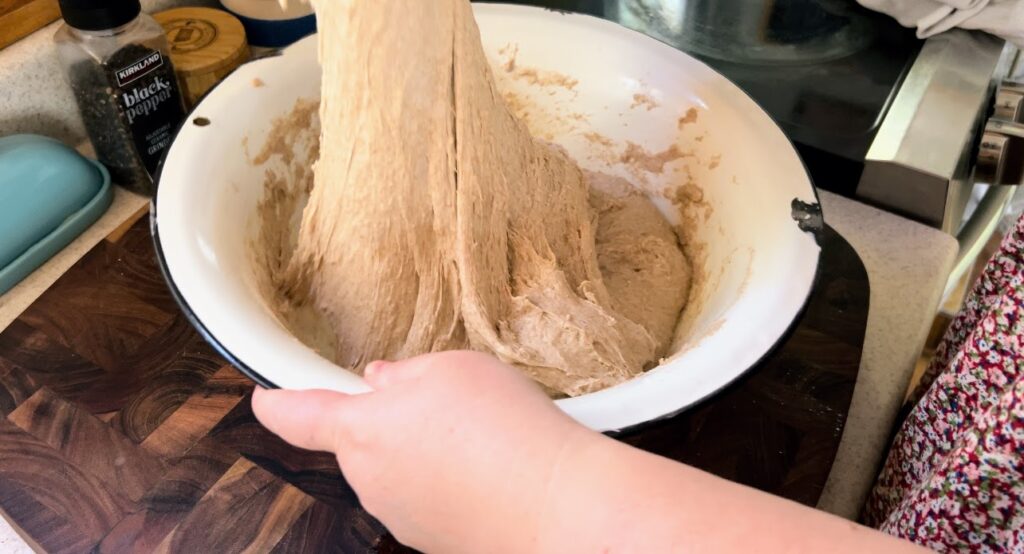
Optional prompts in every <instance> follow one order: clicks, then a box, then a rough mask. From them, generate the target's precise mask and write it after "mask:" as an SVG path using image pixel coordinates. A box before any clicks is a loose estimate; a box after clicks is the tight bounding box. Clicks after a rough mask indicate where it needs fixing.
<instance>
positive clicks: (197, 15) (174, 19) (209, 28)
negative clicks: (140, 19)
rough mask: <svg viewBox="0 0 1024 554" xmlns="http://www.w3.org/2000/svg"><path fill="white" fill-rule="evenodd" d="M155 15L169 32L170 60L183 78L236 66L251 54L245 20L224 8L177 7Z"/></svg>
mask: <svg viewBox="0 0 1024 554" xmlns="http://www.w3.org/2000/svg"><path fill="white" fill-rule="evenodd" d="M153 17H154V18H155V19H156V20H157V21H158V22H159V23H160V25H162V26H163V28H164V30H165V31H166V32H167V41H168V42H169V43H170V46H171V61H173V62H174V69H175V70H176V71H177V72H178V74H179V75H181V76H182V77H188V76H190V75H193V74H200V73H210V72H212V71H217V70H218V69H221V68H223V67H225V66H229V65H233V66H237V65H239V64H241V63H242V62H243V61H245V59H244V58H245V57H247V56H248V55H249V48H248V44H247V43H246V40H245V29H244V28H243V27H242V22H241V21H239V20H238V19H237V18H236V17H235V16H233V15H231V14H229V13H227V12H225V11H222V10H215V9H213V8H176V9H173V10H167V11H164V12H160V13H158V14H156V15H154V16H153Z"/></svg>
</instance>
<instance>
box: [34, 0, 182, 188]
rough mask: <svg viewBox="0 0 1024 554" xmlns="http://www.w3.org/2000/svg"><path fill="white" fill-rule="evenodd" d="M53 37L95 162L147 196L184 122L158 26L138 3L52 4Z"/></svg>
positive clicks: (71, 0) (78, 0) (68, 0)
mask: <svg viewBox="0 0 1024 554" xmlns="http://www.w3.org/2000/svg"><path fill="white" fill-rule="evenodd" d="M60 9H61V14H62V16H63V17H64V25H63V26H61V28H60V29H59V30H58V31H57V33H56V35H55V36H54V40H55V41H56V43H57V51H58V54H59V56H60V60H61V63H62V64H63V66H64V69H65V72H66V74H67V78H68V83H69V84H70V85H71V89H72V92H73V93H74V97H75V101H76V102H77V103H78V109H79V112H80V113H81V115H82V121H83V123H84V124H85V128H86V132H87V133H88V135H89V138H90V140H91V141H92V144H93V146H94V147H95V149H96V157H97V158H98V159H99V161H100V162H102V163H103V164H104V165H105V166H107V168H108V169H109V170H110V174H111V177H112V178H113V181H114V182H115V183H116V184H118V185H121V186H123V187H125V188H127V189H129V190H132V191H134V192H137V193H140V194H145V195H149V196H152V195H153V194H154V192H155V185H154V181H153V176H154V174H155V172H156V168H157V164H158V163H159V161H160V159H161V158H162V157H163V154H164V152H165V151H166V150H167V147H168V146H169V145H170V143H171V139H172V138H173V135H174V132H175V131H176V130H177V128H178V125H179V124H180V123H181V121H182V119H184V117H185V108H184V104H183V102H182V95H181V88H180V86H179V84H178V81H177V79H176V77H175V74H174V67H173V66H172V64H171V57H170V55H169V47H168V44H167V38H166V36H165V34H164V30H163V28H162V27H161V26H160V24H159V23H157V22H156V21H155V20H154V19H153V18H152V17H150V16H149V15H147V14H145V13H142V7H141V5H140V4H139V1H138V0H60Z"/></svg>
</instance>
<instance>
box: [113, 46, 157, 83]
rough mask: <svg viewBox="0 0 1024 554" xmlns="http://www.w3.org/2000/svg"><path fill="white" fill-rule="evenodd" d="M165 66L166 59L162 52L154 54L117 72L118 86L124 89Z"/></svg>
mask: <svg viewBox="0 0 1024 554" xmlns="http://www.w3.org/2000/svg"><path fill="white" fill-rule="evenodd" d="M162 65H164V57H163V56H161V55H160V52H153V53H151V54H149V55H148V56H146V57H144V58H142V59H141V60H139V61H137V62H135V63H133V64H132V65H129V66H128V67H124V68H121V69H119V70H118V71H117V73H116V77H117V86H119V87H123V86H125V85H127V84H129V83H131V82H132V81H137V80H139V79H141V78H143V77H145V76H146V75H149V74H150V73H152V72H153V71H155V70H157V69H159V68H160V66H162Z"/></svg>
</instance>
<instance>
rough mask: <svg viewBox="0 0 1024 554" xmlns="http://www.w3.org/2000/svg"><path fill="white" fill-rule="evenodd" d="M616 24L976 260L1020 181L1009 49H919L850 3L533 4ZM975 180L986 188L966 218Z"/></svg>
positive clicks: (822, 179) (959, 42) (543, 0)
mask: <svg viewBox="0 0 1024 554" xmlns="http://www.w3.org/2000/svg"><path fill="white" fill-rule="evenodd" d="M519 3H529V4H534V5H538V4H539V5H544V6H547V7H550V8H556V9H565V10H573V11H581V12H585V13H590V14H592V15H597V16H600V17H604V18H607V19H611V20H614V21H618V22H620V23H622V24H623V25H625V26H627V27H631V28H633V29H636V30H638V31H641V32H643V33H646V34H649V35H652V36H654V37H656V38H658V39H660V40H662V41H664V42H667V43H669V44H672V45H674V46H676V47H678V48H680V49H682V50H684V51H687V52H689V53H690V54H692V55H694V56H696V57H698V58H701V59H702V60H704V61H705V62H706V63H708V64H709V65H711V66H712V67H714V68H715V69H717V70H718V71H719V72H721V73H722V74H724V75H725V76H727V77H729V78H730V79H732V80H733V81H734V82H736V83H737V84H739V85H740V86H741V87H743V88H744V89H745V90H746V91H747V92H748V93H749V94H750V95H751V96H752V97H753V98H754V99H755V100H757V101H758V103H760V104H761V106H762V107H764V108H765V110H766V111H768V112H769V113H770V114H771V115H772V117H774V118H775V120H776V121H777V122H778V123H779V125H780V126H781V127H782V128H783V130H784V131H785V132H786V133H787V135H788V136H789V137H790V139H791V140H792V141H793V142H794V143H795V144H796V146H797V149H798V150H799V151H800V153H801V155H802V156H803V158H804V161H805V163H806V164H807V166H808V169H809V171H810V173H811V175H812V177H813V178H814V181H815V184H816V185H817V186H818V187H820V188H823V189H826V190H831V191H834V192H837V193H839V194H843V195H845V196H850V197H855V198H858V199H860V200H862V201H865V202H867V203H870V204H873V205H875V206H878V207H881V208H883V209H887V210H890V211H893V212H896V213H899V214H901V215H904V216H906V217H909V218H912V219H914V220H917V221H920V222H922V223H925V224H927V225H930V226H933V227H935V228H938V229H941V230H943V231H945V232H948V233H950V234H953V235H957V237H958V240H959V241H960V244H961V253H960V263H959V264H958V268H957V269H956V270H955V271H954V277H957V276H959V274H960V273H961V272H962V271H963V270H964V268H966V266H967V265H969V263H970V262H972V261H973V259H974V257H975V256H976V255H977V252H978V251H979V250H980V248H981V246H982V244H983V243H984V242H985V241H986V240H987V239H988V237H989V236H990V235H991V232H992V231H993V230H994V229H995V226H996V223H997V222H998V220H999V218H1000V216H1001V214H1002V212H1003V209H1004V207H1005V206H1006V204H1007V202H1008V201H1009V200H1010V198H1011V196H1012V195H1013V193H1014V188H1015V187H1014V186H1013V185H1016V184H1018V183H1020V182H1021V178H1022V168H1024V127H1021V126H1020V124H1019V123H1018V122H1021V121H1024V107H1022V99H1024V86H1020V85H1017V84H1014V83H1011V82H1005V83H1004V80H1006V79H1007V78H1008V76H1009V75H1010V73H1011V70H1012V68H1013V65H1014V62H1015V60H1016V57H1017V50H1016V48H1014V47H1012V46H1011V45H1007V44H1006V43H1004V42H1003V41H1002V40H999V39H997V38H994V37H992V36H989V35H985V34H983V33H977V32H967V31H959V30H956V31H951V32H948V33H944V34H942V35H939V36H936V37H933V38H930V39H928V40H925V41H921V40H918V39H917V38H916V37H915V35H914V32H913V31H912V30H909V29H904V28H902V27H901V26H900V25H899V24H898V23H896V22H895V21H894V20H892V19H891V18H889V17H887V16H885V15H881V14H876V13H874V12H870V11H868V10H865V9H863V8H861V7H859V6H858V5H857V4H856V3H855V2H854V1H853V0H575V1H574V0H534V1H523V2H519ZM981 183H993V184H995V185H997V186H993V187H991V188H989V189H988V192H987V193H986V194H985V195H984V197H983V198H982V199H981V202H980V203H978V205H977V207H976V208H974V206H972V207H971V208H972V209H971V210H970V213H968V200H969V198H970V197H971V195H972V191H974V190H975V186H976V185H978V184H981Z"/></svg>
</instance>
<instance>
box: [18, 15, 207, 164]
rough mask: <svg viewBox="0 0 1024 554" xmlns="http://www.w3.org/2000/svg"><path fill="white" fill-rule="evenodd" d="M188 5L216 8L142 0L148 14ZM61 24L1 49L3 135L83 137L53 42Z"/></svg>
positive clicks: (70, 139) (77, 139)
mask: <svg viewBox="0 0 1024 554" xmlns="http://www.w3.org/2000/svg"><path fill="white" fill-rule="evenodd" d="M185 5H193V6H195V5H204V6H213V7H216V6H217V5H218V3H217V2H216V1H215V0H200V1H196V0H191V1H189V0H142V7H143V9H144V10H146V11H147V12H149V13H155V12H158V11H161V10H166V9H168V8H173V7H176V6H185ZM59 25H60V22H59V21H58V22H57V23H54V24H52V25H49V26H47V27H44V28H42V29H40V30H39V31H36V32H35V33H33V34H32V35H30V36H28V37H26V38H24V39H22V40H20V41H18V42H16V43H14V44H12V45H10V46H8V47H7V48H5V49H2V50H0V137H2V136H6V135H11V134H16V133H36V134H40V135H46V136H51V137H54V138H56V139H60V140H62V141H64V142H66V143H69V144H78V143H80V142H82V141H83V140H85V138H86V137H85V128H84V127H83V126H82V120H81V118H80V117H79V115H78V108H77V107H76V106H75V101H74V98H73V97H72V96H71V89H70V87H68V85H67V82H66V81H65V80H64V73H63V70H62V69H61V66H60V63H59V62H58V61H57V52H56V49H55V48H54V45H53V34H54V32H56V30H57V27H58V26H59Z"/></svg>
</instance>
